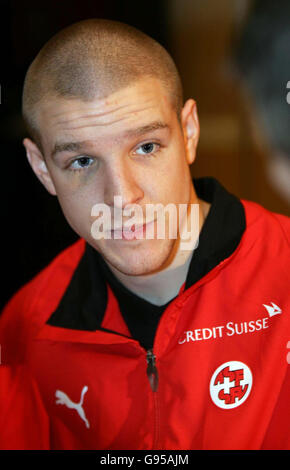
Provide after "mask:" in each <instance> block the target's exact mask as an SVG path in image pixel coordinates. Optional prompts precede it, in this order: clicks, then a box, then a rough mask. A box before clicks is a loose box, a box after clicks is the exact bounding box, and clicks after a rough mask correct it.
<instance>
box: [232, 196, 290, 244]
mask: <svg viewBox="0 0 290 470" xmlns="http://www.w3.org/2000/svg"><path fill="white" fill-rule="evenodd" d="M241 202H242V204H243V206H244V208H245V215H246V227H247V230H248V232H251V233H252V234H253V235H254V236H255V237H259V236H261V238H264V240H265V241H266V240H268V241H269V239H271V240H276V242H278V241H279V240H280V242H284V243H285V245H288V248H289V247H290V217H287V216H286V215H282V214H278V213H276V212H271V211H269V210H268V209H265V208H264V207H263V206H261V205H260V204H257V203H256V202H253V201H248V200H245V199H242V200H241Z"/></svg>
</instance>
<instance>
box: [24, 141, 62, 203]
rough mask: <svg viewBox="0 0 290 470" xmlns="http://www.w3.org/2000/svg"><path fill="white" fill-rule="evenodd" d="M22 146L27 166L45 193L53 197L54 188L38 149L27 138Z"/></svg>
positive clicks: (54, 193)
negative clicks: (28, 165) (27, 162)
mask: <svg viewBox="0 0 290 470" xmlns="http://www.w3.org/2000/svg"><path fill="white" fill-rule="evenodd" d="M23 145H24V147H25V149H26V156H27V159H28V161H29V164H30V166H31V168H32V170H33V171H34V173H35V174H36V176H37V178H38V179H39V181H40V182H41V183H42V184H43V186H44V187H45V188H46V189H47V191H48V192H49V193H50V194H52V195H53V196H55V195H56V191H55V187H54V184H53V181H52V179H51V177H50V174H49V171H48V169H47V166H46V163H45V160H44V157H43V155H42V153H41V152H40V150H39V148H38V147H37V145H36V144H35V143H34V142H33V141H32V140H30V139H27V138H26V139H24V140H23Z"/></svg>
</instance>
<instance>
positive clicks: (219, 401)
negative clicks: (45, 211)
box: [0, 20, 290, 449]
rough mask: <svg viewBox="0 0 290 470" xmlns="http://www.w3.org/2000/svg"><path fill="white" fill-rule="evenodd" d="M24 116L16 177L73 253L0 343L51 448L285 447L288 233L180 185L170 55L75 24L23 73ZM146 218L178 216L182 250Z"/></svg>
mask: <svg viewBox="0 0 290 470" xmlns="http://www.w3.org/2000/svg"><path fill="white" fill-rule="evenodd" d="M23 114H24V118H25V121H26V124H27V127H28V129H29V132H30V137H31V138H26V139H24V142H23V143H24V146H25V148H26V153H27V158H28V160H29V163H30V165H31V167H32V169H33V171H34V172H35V174H36V176H37V177H38V178H39V180H40V181H41V182H42V184H43V185H44V186H45V187H46V189H47V190H48V191H49V192H50V193H51V194H53V195H56V196H57V197H58V200H59V202H60V205H61V208H62V210H63V213H64V215H65V217H66V219H67V221H68V223H69V224H70V225H71V227H72V228H73V229H74V230H75V231H76V232H77V233H78V234H79V235H80V239H79V240H78V241H77V242H76V243H75V244H73V245H72V246H70V247H68V248H67V249H66V250H64V251H63V252H62V253H61V254H59V255H58V256H57V257H56V258H55V259H54V260H53V261H52V263H51V264H50V265H49V266H48V267H47V268H45V269H44V270H43V271H42V272H41V273H40V274H39V275H37V276H36V277H35V278H34V279H33V280H32V281H30V282H29V283H28V284H27V285H26V286H24V287H23V288H22V289H21V290H20V291H19V292H18V293H17V294H16V295H15V296H14V297H13V298H12V300H11V301H10V302H9V303H8V305H7V306H6V308H5V311H4V313H3V315H2V318H1V325H0V326H1V343H3V345H4V346H3V350H4V349H5V358H6V361H7V362H8V363H9V364H17V363H18V362H21V361H24V362H25V364H26V365H28V366H29V369H30V370H31V373H32V374H33V376H34V378H35V380H36V382H37V384H38V387H39V391H40V394H41V396H42V399H43V403H44V405H45V408H46V410H47V414H48V416H49V420H50V435H51V442H50V447H51V448H52V449H237V448H238V449H260V448H285V447H287V446H288V447H289V443H290V441H289V439H290V436H289V422H288V419H287V416H286V412H289V405H288V398H287V387H288V385H289V373H288V366H287V361H286V344H287V340H288V326H289V312H288V310H289V269H288V261H289V240H288V238H289V219H287V218H286V217H284V216H281V215H278V214H273V213H270V212H268V211H267V210H265V209H263V208H262V207H260V206H258V205H257V204H255V203H251V202H249V201H240V200H239V199H237V198H236V197H235V196H233V195H231V194H229V193H228V192H227V191H226V189H225V188H223V187H222V186H221V185H220V184H219V183H218V182H217V181H216V180H215V179H213V178H204V179H199V180H194V182H192V180H191V177H190V171H189V165H190V164H191V163H192V162H193V161H194V159H195V154H196V148H197V143H198V137H199V124H198V117H197V111H196V104H195V101H194V100H192V99H189V100H187V101H186V102H185V104H183V102H182V89H181V85H180V80H179V76H178V72H177V70H176V68H175V65H174V63H173V62H172V59H171V58H170V57H169V55H168V54H167V52H166V51H165V50H164V49H163V48H162V47H161V46H160V45H159V44H157V43H156V42H155V41H153V40H152V39H151V38H149V37H148V36H146V35H144V34H143V33H141V32H139V31H137V30H135V29H134V28H132V27H129V26H127V25H123V24H120V23H117V22H111V21H105V20H87V21H83V22H80V23H77V24H74V25H72V26H70V27H69V28H66V29H65V30H63V31H61V32H60V33H58V34H57V35H56V36H55V37H53V38H52V39H51V40H50V41H49V42H48V43H47V44H46V45H45V46H44V48H43V49H42V50H41V51H40V53H39V54H38V56H37V57H36V59H35V60H34V61H33V63H32V64H31V66H30V68H29V70H28V72H27V76H26V79H25V84H24V92H23ZM158 204H159V205H161V207H162V208H166V207H168V205H169V204H171V207H173V208H180V207H183V208H184V207H185V208H186V211H185V213H184V212H183V213H182V212H179V211H176V214H177V216H176V220H175V226H178V234H177V237H175V234H174V230H173V232H171V229H170V214H169V212H166V211H165V216H164V220H165V230H164V236H161V237H160V236H158V233H159V232H158V230H159V229H158V222H159V216H158V215H156V213H155V212H153V213H151V215H150V217H149V216H148V212H147V208H148V207H149V206H150V205H155V206H156V205H158ZM100 206H101V207H105V208H106V209H108V210H104V214H105V215H102V217H103V218H102V221H103V228H102V230H103V231H101V230H95V228H96V227H98V221H99V218H100V213H99V212H98V211H97V210H96V207H97V209H98V207H100ZM132 207H133V208H139V209H141V213H140V210H139V213H138V214H139V215H138V217H139V219H138V220H137V221H136V220H135V221H134V223H131V225H130V220H129V215H128V208H132ZM196 207H198V211H195V208H196ZM136 210H137V209H136ZM152 214H153V215H152ZM157 214H158V212H157ZM182 214H183V215H182ZM192 214H193V215H195V217H194V218H192ZM141 216H142V217H141ZM197 216H198V217H197ZM187 222H188V223H189V222H191V230H190V234H191V236H190V237H189V240H187V242H188V243H186V244H184V243H183V242H184V240H183V234H184V233H185V228H184V227H185V226H186V225H187ZM128 223H129V225H128ZM196 228H197V230H196ZM196 233H197V234H199V241H198V240H197V236H196ZM100 234H101V235H102V236H100ZM140 235H141V236H140ZM189 247H190V249H189ZM287 374H288V375H287ZM288 415H289V413H288Z"/></svg>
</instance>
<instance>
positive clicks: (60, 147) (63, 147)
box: [51, 121, 170, 157]
mask: <svg viewBox="0 0 290 470" xmlns="http://www.w3.org/2000/svg"><path fill="white" fill-rule="evenodd" d="M159 129H170V128H169V125H168V124H166V123H164V122H161V121H154V122H152V123H150V124H147V125H145V126H141V127H137V128H136V129H130V130H128V131H125V132H124V134H123V135H122V137H123V138H130V137H136V136H141V135H144V134H147V133H148V132H152V131H156V130H159ZM85 146H86V142H85V141H83V142H59V143H57V142H56V143H55V145H54V147H53V150H52V152H51V156H52V157H54V156H55V155H56V154H58V153H61V152H79V151H82V150H83V149H84V148H85Z"/></svg>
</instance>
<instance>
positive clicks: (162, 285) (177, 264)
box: [109, 196, 210, 305]
mask: <svg viewBox="0 0 290 470" xmlns="http://www.w3.org/2000/svg"><path fill="white" fill-rule="evenodd" d="M193 201H194V202H191V204H193V203H195V204H198V214H199V226H198V230H191V237H190V239H189V240H187V242H186V249H184V246H185V245H184V244H182V243H181V235H179V238H178V239H177V240H176V244H175V249H174V250H173V255H172V256H171V257H170V259H169V260H168V261H167V262H166V266H165V267H163V268H161V269H160V270H159V271H158V272H156V273H154V274H146V275H144V276H129V275H126V274H124V273H121V272H120V271H118V270H117V269H116V268H114V267H113V266H111V265H109V267H110V269H111V271H112V272H113V273H114V275H115V276H116V277H117V278H118V279H119V281H120V282H121V283H122V284H123V285H124V286H125V287H127V289H129V290H130V291H131V292H133V293H134V294H136V295H138V296H139V297H141V298H143V299H145V300H147V301H149V302H151V303H152V304H154V305H164V304H166V303H167V302H169V301H170V300H171V299H173V298H174V297H176V296H177V295H178V293H179V290H180V288H181V286H182V285H183V283H184V282H185V281H186V277H187V273H188V269H189V265H190V262H191V258H192V255H193V251H194V249H195V246H196V245H197V241H198V236H199V233H200V231H201V228H202V226H203V224H204V221H205V218H206V216H207V214H208V211H209V208H210V204H208V203H207V202H205V201H202V200H201V199H198V198H197V197H196V196H195V197H194V198H193ZM191 204H189V210H188V212H187V216H186V217H184V223H183V224H182V225H181V230H180V233H184V230H186V227H187V226H188V225H187V224H189V227H190V222H189V221H190V220H191V214H192V212H191V211H192V210H193V209H192V206H191ZM193 220H196V218H193Z"/></svg>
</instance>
